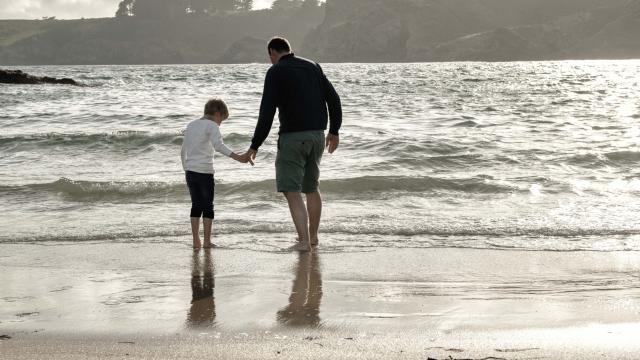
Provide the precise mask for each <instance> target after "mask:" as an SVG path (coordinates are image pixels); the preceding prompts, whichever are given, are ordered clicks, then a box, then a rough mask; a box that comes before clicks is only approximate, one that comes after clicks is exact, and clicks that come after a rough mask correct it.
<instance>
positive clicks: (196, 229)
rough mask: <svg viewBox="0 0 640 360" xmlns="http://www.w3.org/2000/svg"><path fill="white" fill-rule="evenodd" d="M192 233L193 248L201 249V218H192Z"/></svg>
mask: <svg viewBox="0 0 640 360" xmlns="http://www.w3.org/2000/svg"><path fill="white" fill-rule="evenodd" d="M191 234H192V235H193V248H194V249H200V248H201V247H202V243H201V242H200V218H196V217H192V218H191Z"/></svg>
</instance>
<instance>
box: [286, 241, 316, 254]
mask: <svg viewBox="0 0 640 360" xmlns="http://www.w3.org/2000/svg"><path fill="white" fill-rule="evenodd" d="M289 250H291V251H300V252H309V251H311V244H309V243H302V242H298V243H297V244H295V245H293V246H291V247H290V248H289Z"/></svg>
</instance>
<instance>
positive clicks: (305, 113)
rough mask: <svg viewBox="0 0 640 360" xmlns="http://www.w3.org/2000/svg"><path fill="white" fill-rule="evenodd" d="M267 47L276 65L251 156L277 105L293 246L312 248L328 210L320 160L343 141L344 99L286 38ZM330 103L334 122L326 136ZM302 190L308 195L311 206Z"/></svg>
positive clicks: (279, 161)
mask: <svg viewBox="0 0 640 360" xmlns="http://www.w3.org/2000/svg"><path fill="white" fill-rule="evenodd" d="M267 50H268V51H269V57H270V58H271V63H272V64H273V66H272V67H271V68H269V71H267V76H266V78H265V82H264V92H263V94H262V103H261V104H260V116H259V118H258V123H257V125H256V129H255V133H254V136H253V139H252V140H251V148H250V149H249V154H250V156H251V158H252V159H255V157H256V154H257V152H258V148H259V147H260V146H261V145H262V143H263V142H264V140H265V139H266V138H267V136H268V135H269V131H270V130H271V125H272V124H273V116H274V115H275V113H276V108H277V109H278V111H279V118H280V131H279V138H278V155H277V157H276V183H277V187H278V192H281V193H283V194H284V196H285V198H286V199H287V202H288V204H289V210H290V211H291V217H292V218H293V223H294V224H295V227H296V231H297V232H298V244H297V245H295V246H294V247H293V248H294V249H295V250H299V251H311V246H315V245H317V244H318V228H319V226H320V216H321V214H322V197H321V196H320V192H319V190H318V185H319V177H320V169H319V166H320V159H321V158H322V153H323V152H324V147H327V148H328V151H329V153H330V154H331V153H333V152H334V151H335V150H336V149H337V148H338V145H339V143H340V137H339V134H338V131H339V130H340V126H341V125H342V107H341V104H340V97H339V96H338V93H336V90H335V89H334V88H333V85H331V82H329V80H327V78H326V76H325V75H324V73H323V72H322V68H320V65H318V64H317V63H314V62H312V61H309V60H307V59H303V58H300V57H297V56H295V55H294V54H293V53H292V52H291V45H289V42H288V41H287V40H286V39H284V38H280V37H274V38H273V39H271V40H270V41H269V43H268V45H267ZM327 106H328V108H329V111H328V113H329V118H330V123H331V125H330V127H329V134H327V136H326V138H325V135H324V130H326V128H327ZM302 193H304V194H305V195H306V200H307V204H306V206H305V203H304V200H303V199H302Z"/></svg>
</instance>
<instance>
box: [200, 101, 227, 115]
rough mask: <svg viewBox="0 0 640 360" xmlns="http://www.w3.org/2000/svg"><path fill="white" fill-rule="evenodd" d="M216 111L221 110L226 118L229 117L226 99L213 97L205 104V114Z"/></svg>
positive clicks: (221, 113) (211, 113)
mask: <svg viewBox="0 0 640 360" xmlns="http://www.w3.org/2000/svg"><path fill="white" fill-rule="evenodd" d="M216 112H219V113H220V115H221V116H222V117H223V118H225V119H226V118H228V117H229V109H228V108H227V104H226V103H225V102H224V101H222V100H221V99H211V100H209V101H207V104H206V105H205V106H204V114H205V115H214V114H215V113H216Z"/></svg>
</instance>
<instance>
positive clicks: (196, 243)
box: [193, 239, 202, 250]
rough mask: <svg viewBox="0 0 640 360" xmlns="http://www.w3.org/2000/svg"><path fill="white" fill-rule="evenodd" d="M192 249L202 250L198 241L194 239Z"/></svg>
mask: <svg viewBox="0 0 640 360" xmlns="http://www.w3.org/2000/svg"><path fill="white" fill-rule="evenodd" d="M193 249H194V250H199V249H202V242H200V239H197V240H196V239H194V240H193Z"/></svg>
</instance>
